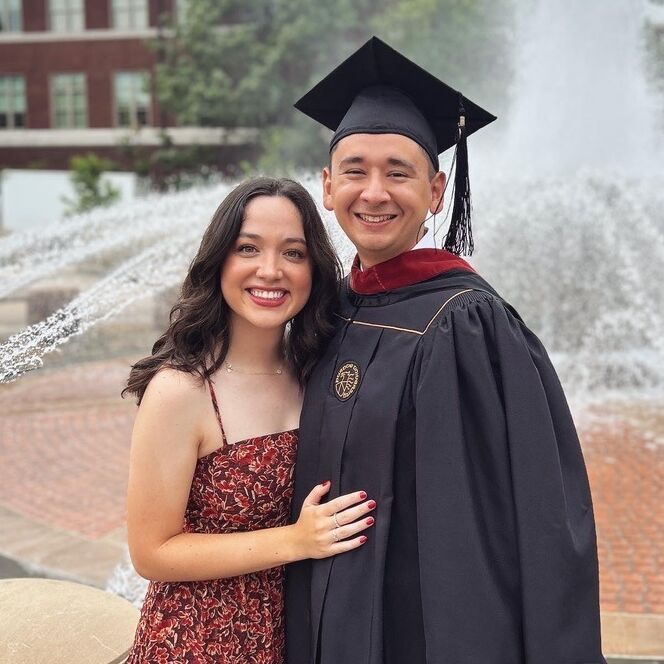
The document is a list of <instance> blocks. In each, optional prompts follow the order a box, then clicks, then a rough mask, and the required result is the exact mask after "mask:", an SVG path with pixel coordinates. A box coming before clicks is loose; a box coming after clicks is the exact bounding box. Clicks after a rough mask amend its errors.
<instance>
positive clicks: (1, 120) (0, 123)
mask: <svg viewBox="0 0 664 664" xmlns="http://www.w3.org/2000/svg"><path fill="white" fill-rule="evenodd" d="M25 110H26V103H25V78H23V76H0V129H20V128H21V127H25Z"/></svg>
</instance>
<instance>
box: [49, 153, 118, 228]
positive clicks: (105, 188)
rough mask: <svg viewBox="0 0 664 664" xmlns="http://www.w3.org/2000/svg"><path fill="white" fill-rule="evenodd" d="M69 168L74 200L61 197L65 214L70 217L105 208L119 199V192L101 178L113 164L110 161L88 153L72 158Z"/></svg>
mask: <svg viewBox="0 0 664 664" xmlns="http://www.w3.org/2000/svg"><path fill="white" fill-rule="evenodd" d="M69 167H70V169H71V171H72V173H71V181H72V184H73V185H74V191H75V192H76V198H75V199H70V198H67V197H63V199H62V200H63V201H64V203H66V205H67V208H66V211H65V214H66V215H68V216H70V215H73V214H79V213H81V212H87V211H88V210H92V209H93V208H96V207H106V206H108V205H111V204H113V203H115V202H116V201H117V200H118V199H119V198H120V191H119V189H117V188H116V187H114V186H113V185H112V184H111V183H110V182H108V181H107V180H103V179H102V176H103V174H104V173H105V172H106V171H110V170H112V169H113V168H114V167H115V164H114V163H113V162H112V161H111V160H110V159H105V158H103V157H99V156H98V155H96V154H93V153H88V154H84V155H76V156H75V157H72V159H71V161H70V164H69Z"/></svg>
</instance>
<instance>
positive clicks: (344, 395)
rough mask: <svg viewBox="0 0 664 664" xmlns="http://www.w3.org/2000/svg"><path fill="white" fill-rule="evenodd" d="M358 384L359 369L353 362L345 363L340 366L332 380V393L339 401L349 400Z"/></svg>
mask: <svg viewBox="0 0 664 664" xmlns="http://www.w3.org/2000/svg"><path fill="white" fill-rule="evenodd" d="M359 384H360V367H358V366H357V364H355V362H346V363H344V364H342V365H341V367H340V368H339V371H337V375H336V378H335V379H334V391H335V392H336V394H337V397H338V398H339V399H340V400H341V401H347V400H348V399H350V398H351V397H352V396H353V394H355V390H357V386H358V385H359Z"/></svg>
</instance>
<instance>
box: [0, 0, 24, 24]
mask: <svg viewBox="0 0 664 664" xmlns="http://www.w3.org/2000/svg"><path fill="white" fill-rule="evenodd" d="M21 4H22V2H21V0H0V32H20V31H21V30H22V29H23V16H22V12H21Z"/></svg>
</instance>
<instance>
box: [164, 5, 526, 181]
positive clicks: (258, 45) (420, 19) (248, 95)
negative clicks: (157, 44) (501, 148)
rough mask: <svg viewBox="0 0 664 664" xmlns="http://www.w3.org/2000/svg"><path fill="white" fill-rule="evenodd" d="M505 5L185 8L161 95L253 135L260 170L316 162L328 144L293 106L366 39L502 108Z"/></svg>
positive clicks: (194, 114) (203, 118)
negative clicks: (259, 148)
mask: <svg viewBox="0 0 664 664" xmlns="http://www.w3.org/2000/svg"><path fill="white" fill-rule="evenodd" d="M513 1H514V0H381V1H380V2H379V1H378V0H337V1H336V2H334V3H326V2H312V0H254V1H253V2H251V3H247V2H241V1H239V0H192V2H191V3H190V9H189V11H188V13H187V16H186V20H185V21H184V22H183V23H182V24H181V25H179V26H177V27H176V28H175V36H174V38H173V39H171V40H164V41H163V42H162V44H163V46H162V48H163V53H162V54H161V57H160V59H161V64H160V65H159V66H158V67H157V81H156V82H157V93H158V96H159V99H160V102H161V104H162V106H163V107H164V108H165V109H166V110H167V111H169V112H171V113H173V114H174V115H175V116H176V117H177V118H178V120H179V122H180V123H181V124H200V125H204V126H205V125H208V126H227V127H237V126H253V127H258V128H259V129H260V130H261V132H260V135H261V140H262V148H263V150H262V151H263V159H262V163H261V165H262V166H263V167H266V168H270V169H274V168H275V167H282V168H283V167H284V166H291V167H308V166H312V165H320V163H321V159H323V158H324V156H325V154H326V148H325V145H326V141H327V137H326V136H325V133H324V132H323V131H321V130H320V128H318V127H316V126H315V124H314V123H312V122H310V121H309V120H307V119H306V118H303V117H301V116H300V114H297V113H295V112H294V111H293V108H292V104H293V102H294V101H295V100H296V99H297V98H298V97H299V96H300V95H301V94H302V93H303V92H305V91H306V90H307V89H308V86H309V85H310V84H312V83H313V82H314V81H315V80H316V79H317V78H318V77H320V75H321V74H323V73H325V72H327V71H328V70H329V69H330V68H331V67H332V66H333V65H335V64H336V63H338V62H339V61H340V60H341V59H342V58H344V57H345V56H347V55H349V54H350V53H351V52H352V51H353V50H354V49H355V48H357V47H358V46H359V45H360V44H362V43H363V42H364V41H366V39H368V38H369V37H370V36H371V35H372V34H377V35H379V36H380V37H382V38H384V39H385V40H386V41H388V42H389V43H391V44H393V45H394V46H395V47H396V48H398V49H402V50H403V51H404V52H406V53H407V54H408V55H409V56H411V57H413V58H414V59H415V60H417V61H418V62H419V63H421V64H422V65H423V66H425V67H427V68H429V69H430V70H431V71H432V72H433V73H434V74H436V75H439V76H440V77H441V78H443V79H444V80H446V81H448V82H449V83H450V84H452V85H455V86H457V87H463V89H464V91H466V92H467V93H468V94H469V95H470V96H477V97H478V101H480V102H481V101H485V99H487V98H488V99H489V100H490V101H493V100H494V99H496V100H499V101H501V103H502V101H503V100H504V99H505V97H506V95H505V90H506V89H507V87H508V85H507V84H508V83H509V80H510V76H511V69H510V67H509V66H508V61H509V59H508V53H509V46H510V39H511V33H510V26H511V21H512V3H513ZM487 103H488V102H487Z"/></svg>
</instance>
